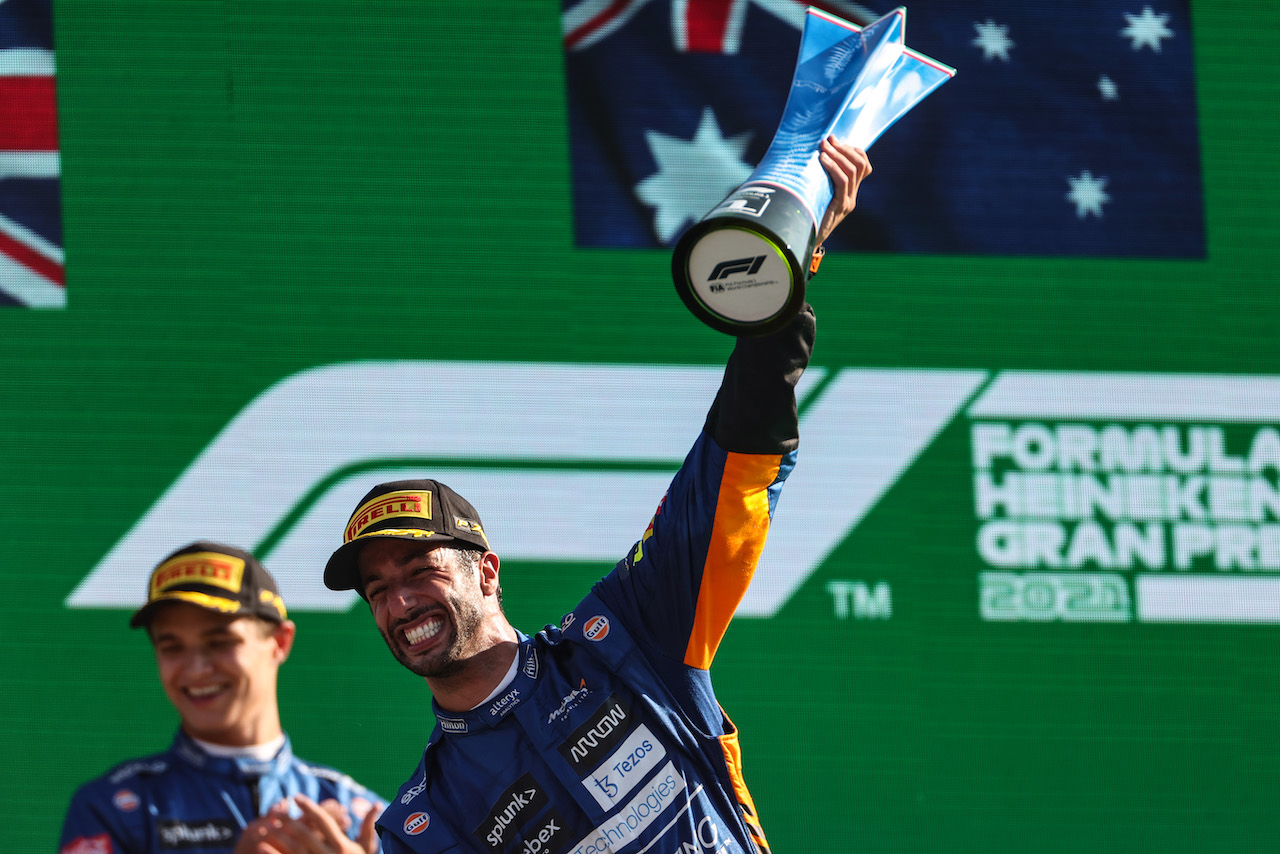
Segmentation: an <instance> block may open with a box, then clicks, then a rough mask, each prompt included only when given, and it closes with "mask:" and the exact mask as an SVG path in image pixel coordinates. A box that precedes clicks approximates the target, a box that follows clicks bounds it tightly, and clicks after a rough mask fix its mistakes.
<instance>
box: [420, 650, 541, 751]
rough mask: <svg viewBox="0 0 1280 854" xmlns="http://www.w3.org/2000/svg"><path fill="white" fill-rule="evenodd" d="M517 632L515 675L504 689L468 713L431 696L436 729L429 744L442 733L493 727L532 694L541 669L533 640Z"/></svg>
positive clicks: (462, 733) (462, 732) (461, 732)
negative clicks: (444, 705)
mask: <svg viewBox="0 0 1280 854" xmlns="http://www.w3.org/2000/svg"><path fill="white" fill-rule="evenodd" d="M516 635H517V638H518V639H519V641H520V647H519V649H518V650H517V651H516V661H517V663H518V665H519V666H518V667H517V668H516V675H515V678H514V679H512V680H511V684H509V685H507V687H506V690H504V691H502V692H500V693H499V694H498V696H496V697H493V698H492V699H490V700H488V701H486V702H484V703H481V704H480V705H479V706H476V707H475V708H474V709H471V710H470V711H467V712H450V711H446V710H445V709H442V708H440V706H439V705H437V704H436V701H435V700H434V699H433V700H432V701H431V710H432V711H433V712H434V713H435V716H436V731H435V732H434V733H432V735H431V742H432V743H434V742H435V741H437V740H438V738H439V737H440V736H442V735H466V734H467V733H469V732H477V731H481V730H486V729H489V728H491V727H495V726H497V725H498V724H499V723H501V722H502V719H503V718H505V717H506V716H507V715H508V714H510V713H511V711H512V710H514V709H515V708H516V707H517V706H519V705H520V704H521V703H522V702H524V701H525V700H526V699H527V698H528V697H529V695H530V694H532V693H533V689H534V687H535V686H536V685H537V684H538V671H539V669H540V662H539V661H538V651H537V649H536V648H535V647H534V643H533V640H532V639H531V638H530V637H529V636H528V635H526V634H525V633H524V632H521V631H520V630H518V629H517V630H516Z"/></svg>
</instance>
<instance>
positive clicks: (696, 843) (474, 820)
mask: <svg viewBox="0 0 1280 854" xmlns="http://www.w3.org/2000/svg"><path fill="white" fill-rule="evenodd" d="M821 159H822V163H823V165H824V167H825V168H826V169H827V172H828V174H829V175H830V176H831V179H832V184H833V186H834V189H835V195H834V198H833V201H832V203H831V207H830V208H829V209H828V211H827V212H826V216H825V217H824V219H823V222H822V224H821V226H820V229H819V240H820V241H821V239H823V238H825V237H826V236H827V235H828V234H829V233H830V232H831V230H832V229H834V228H835V226H836V224H838V223H839V221H840V220H841V219H843V218H844V216H845V215H847V214H848V213H849V212H850V211H851V210H852V209H853V207H854V204H855V202H856V196H857V190H858V186H859V184H860V183H861V181H862V180H863V178H865V177H866V175H867V174H869V172H870V171H871V167H870V163H869V161H868V160H867V158H866V154H865V153H864V152H862V151H858V150H855V149H852V148H849V147H847V146H844V145H841V144H839V143H836V142H834V141H833V140H827V141H826V142H824V143H823V148H822V154H821ZM813 337H814V318H813V314H812V311H811V310H809V309H808V307H805V309H804V310H803V311H802V312H801V313H800V314H799V315H798V316H797V317H796V318H795V319H794V321H792V322H791V324H790V325H789V326H788V327H787V328H785V329H784V330H782V331H781V332H778V333H777V334H774V335H770V336H766V337H761V338H744V339H740V340H739V341H738V342H737V345H736V347H735V349H734V351H733V354H732V356H731V357H730V359H729V363H728V366H727V368H726V371H725V376H724V380H723V382H722V384H721V387H720V391H719V393H718V394H717V396H716V399H715V402H714V403H713V404H712V406H711V410H710V413H709V414H708V416H707V420H706V424H705V426H704V428H703V431H702V434H701V435H700V436H699V438H698V439H697V441H696V443H695V444H694V446H693V449H692V450H691V451H690V452H689V455H688V456H687V458H686V459H685V461H684V464H683V466H682V467H681V469H680V471H679V472H678V473H677V474H676V475H675V478H674V479H673V480H672V482H671V485H670V487H669V489H668V491H667V494H666V495H665V497H664V498H663V499H662V501H661V502H660V503H659V505H658V509H657V512H656V513H655V515H654V517H653V519H652V521H651V522H650V523H649V526H648V528H647V529H646V530H645V531H644V533H643V535H642V536H641V538H640V540H639V541H638V542H637V543H636V544H635V545H634V546H633V547H632V548H631V549H630V550H629V551H628V552H627V554H626V555H625V556H624V557H623V559H622V560H621V561H620V562H619V563H618V565H617V566H616V568H615V569H614V570H613V571H612V572H611V573H610V574H609V575H608V576H606V577H605V578H604V579H602V580H601V581H600V582H598V583H597V584H596V585H595V586H594V587H593V589H592V590H591V592H590V593H589V594H588V595H587V597H586V598H585V599H583V600H582V601H581V603H579V604H578V606H577V607H575V608H574V609H573V610H572V611H571V612H570V613H569V614H567V615H565V616H564V618H563V619H562V620H561V622H560V624H559V626H558V627H556V626H548V627H547V628H546V629H545V630H544V631H542V632H540V633H539V634H538V635H537V636H536V637H532V638H531V637H528V636H526V635H525V634H523V633H521V632H519V631H518V630H516V629H515V628H514V627H513V626H512V625H511V624H510V623H509V622H508V621H507V619H506V616H505V615H504V613H503V610H502V591H501V586H500V584H499V569H500V561H499V558H498V555H497V554H495V553H494V552H493V551H491V550H490V548H489V541H488V539H487V537H486V535H485V532H484V528H483V526H482V524H481V522H480V515H479V513H478V512H477V511H476V510H475V508H474V507H472V505H471V504H470V503H468V502H467V501H466V500H465V499H463V498H462V497H461V496H460V495H458V494H457V493H456V492H454V491H453V490H452V489H450V488H449V487H447V486H445V485H444V484H441V483H438V482H436V481H433V480H412V481H397V482H393V483H384V484H380V485H378V486H375V487H374V488H373V489H372V490H370V491H369V493H368V494H367V495H365V497H364V498H363V499H362V500H361V502H360V504H359V505H358V506H357V508H356V510H355V512H354V513H353V514H352V516H351V519H350V521H349V522H348V525H347V528H346V532H345V537H344V543H343V545H342V546H341V547H340V548H338V549H337V551H335V552H334V553H333V556H332V557H331V558H330V560H329V563H328V566H327V567H326V569H325V583H326V584H327V585H328V586H329V587H330V588H332V589H334V590H347V589H355V590H357V591H359V592H360V594H361V595H362V596H363V597H364V598H365V599H366V600H367V601H368V604H369V608H370V610H371V612H372V614H373V617H374V621H375V623H376V624H377V627H378V629H379V631H380V632H381V633H382V636H383V638H384V640H385V641H386V643H387V646H388V647H389V648H390V649H391V652H392V653H393V654H394V655H395V657H396V659H397V660H399V661H400V662H401V663H402V664H403V665H404V666H405V667H407V668H408V669H409V670H411V671H413V672H414V673H417V674H419V675H421V676H423V677H425V679H426V681H427V684H428V686H429V687H430V689H431V693H432V695H433V705H434V711H435V716H436V728H435V730H434V731H433V732H432V735H431V738H430V740H429V742H428V744H427V747H426V750H425V752H424V755H423V757H422V761H421V763H420V764H419V766H418V769H417V771H416V772H415V773H414V775H413V777H412V778H411V779H410V780H409V781H408V782H407V783H406V784H405V785H404V787H403V788H402V789H401V790H400V795H399V797H398V798H397V799H396V800H395V801H394V802H393V803H392V804H391V805H390V806H389V807H388V809H387V810H386V812H385V813H384V814H383V815H382V817H381V818H380V820H379V822H378V827H379V831H380V833H381V836H382V843H383V848H384V850H385V851H387V852H390V854H397V853H398V852H403V851H415V852H443V851H451V850H465V851H477V852H486V854H488V852H521V854H570V853H571V854H605V852H615V854H621V852H634V854H639V852H647V851H651V852H654V854H668V852H674V851H706V852H724V854H746V852H763V851H767V850H768V845H767V843H766V841H765V836H764V832H763V831H762V829H761V826H760V822H759V819H758V817H757V814H756V808H755V805H754V803H753V802H752V798H751V795H750V793H749V792H748V790H747V787H746V784H745V782H744V779H743V774H742V761H741V755H740V751H739V748H738V735H737V731H736V730H735V728H734V726H733V724H732V723H731V722H730V720H729V718H728V717H727V716H726V715H725V713H724V711H723V710H722V709H721V708H720V706H719V704H718V703H717V701H716V698H715V695H714V693H713V692H712V689H711V682H710V678H709V674H708V668H709V667H710V664H711V661H712V658H713V657H714V655H715V652H716V649H717V646H718V644H719V642H720V639H721V637H722V636H723V634H724V632H725V630H726V628H727V627H728V624H729V621H730V619H731V618H732V617H733V613H734V610H735V608H736V607H737V604H738V602H739V601H740V600H741V598H742V596H743V594H744V593H745V591H746V588H747V585H748V583H749V582H750V580H751V576H752V572H753V571H754V568H755V565H756V562H757V559H758V558H759V555H760V551H761V549H762V547H763V545H764V541H765V536H766V534H767V533H768V529H769V522H770V518H771V516H772V512H773V507H774V503H775V501H776V500H777V497H778V493H779V491H780V489H781V486H782V482H783V480H784V479H785V478H786V477H787V475H788V474H789V473H790V471H791V468H792V466H793V464H794V462H795V454H796V447H797V444H798V439H797V435H798V431H797V421H798V419H797V413H796V401H795V393H794V390H795V384H796V382H797V381H798V380H799V378H800V374H801V372H802V371H803V370H804V368H805V366H806V365H807V364H808V361H809V356H810V352H811V350H812V345H813ZM530 524H534V523H533V522H532V521H531V522H530Z"/></svg>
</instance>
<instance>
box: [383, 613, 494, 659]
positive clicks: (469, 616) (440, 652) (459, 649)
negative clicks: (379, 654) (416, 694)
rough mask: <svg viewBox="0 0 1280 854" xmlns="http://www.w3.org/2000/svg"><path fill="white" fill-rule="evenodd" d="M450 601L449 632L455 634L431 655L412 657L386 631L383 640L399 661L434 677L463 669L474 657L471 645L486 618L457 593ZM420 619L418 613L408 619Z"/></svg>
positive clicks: (447, 630)
mask: <svg viewBox="0 0 1280 854" xmlns="http://www.w3.org/2000/svg"><path fill="white" fill-rule="evenodd" d="M446 602H448V604H449V607H450V609H451V610H452V611H453V620H452V625H451V626H450V627H448V628H446V629H445V631H446V632H450V633H452V634H451V637H450V638H449V640H448V642H447V643H445V644H444V645H442V646H439V647H437V648H436V649H434V650H432V651H431V652H429V653H428V654H427V657H425V658H410V657H409V654H408V653H407V652H405V651H404V650H403V649H402V648H401V646H400V645H399V644H395V643H392V641H391V638H390V637H388V636H387V634H386V633H385V632H384V633H383V635H382V639H383V640H384V641H385V642H386V644H387V648H388V649H390V650H391V654H392V655H394V656H395V657H396V661H398V662H400V663H401V664H403V665H404V666H405V667H406V668H407V669H409V670H411V671H413V672H414V673H416V674H418V675H419V676H424V677H428V678H432V679H434V678H444V677H449V676H453V675H455V674H457V673H459V672H461V671H462V670H463V668H465V667H466V665H467V660H468V659H469V658H470V653H471V650H470V649H469V647H470V646H471V643H472V641H473V640H474V639H475V637H476V635H477V634H478V633H479V631H480V624H481V622H482V621H483V618H482V616H481V613H480V609H479V608H478V607H477V606H476V604H475V603H474V602H472V601H470V600H466V599H462V598H461V597H459V596H456V595H450V596H448V597H446ZM417 618H418V615H414V616H413V617H411V618H410V619H409V620H406V621H405V622H406V623H409V622H413V620H416V619H417ZM446 619H447V618H446Z"/></svg>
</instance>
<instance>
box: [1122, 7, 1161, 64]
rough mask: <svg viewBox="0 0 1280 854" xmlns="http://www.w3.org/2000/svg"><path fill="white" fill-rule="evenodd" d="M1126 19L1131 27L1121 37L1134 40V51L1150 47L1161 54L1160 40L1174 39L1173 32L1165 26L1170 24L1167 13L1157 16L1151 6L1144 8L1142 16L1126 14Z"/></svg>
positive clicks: (1125, 29)
mask: <svg viewBox="0 0 1280 854" xmlns="http://www.w3.org/2000/svg"><path fill="white" fill-rule="evenodd" d="M1124 17H1125V20H1126V21H1128V22H1129V26H1127V27H1125V28H1124V29H1123V30H1121V31H1120V35H1122V36H1125V37H1126V38H1129V39H1132V40H1133V43H1132V45H1131V47H1132V48H1133V49H1134V50H1141V49H1142V48H1143V47H1149V48H1151V49H1152V50H1154V51H1155V52H1156V53H1159V52H1160V40H1161V39H1171V38H1173V30H1171V29H1169V28H1168V27H1167V26H1165V25H1166V24H1167V23H1168V22H1169V15H1168V14H1167V13H1161V14H1159V15H1157V14H1156V13H1155V12H1152V11H1151V7H1150V6H1144V7H1143V9H1142V14H1141V15H1129V14H1126V15H1125V16H1124Z"/></svg>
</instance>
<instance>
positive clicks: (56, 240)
mask: <svg viewBox="0 0 1280 854" xmlns="http://www.w3.org/2000/svg"><path fill="white" fill-rule="evenodd" d="M57 114H58V111H57V99H56V93H55V87H54V62H53V12H52V9H51V8H50V3H49V2H48V0H0V306H28V307H32V308H62V307H64V306H65V305H66V304H67V291H66V282H65V278H64V276H63V253H62V198H61V193H62V191H61V186H60V177H59V176H60V171H61V170H60V166H59V156H58V119H57Z"/></svg>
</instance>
